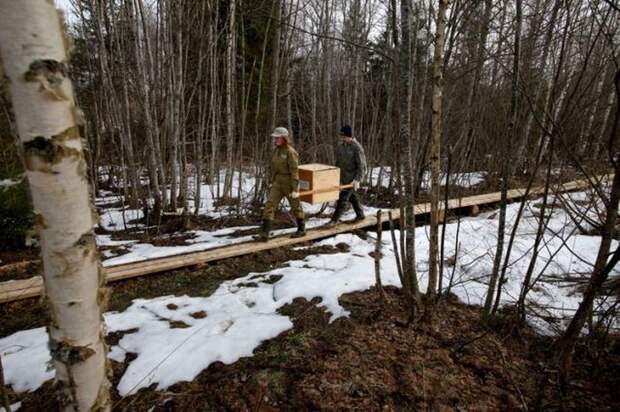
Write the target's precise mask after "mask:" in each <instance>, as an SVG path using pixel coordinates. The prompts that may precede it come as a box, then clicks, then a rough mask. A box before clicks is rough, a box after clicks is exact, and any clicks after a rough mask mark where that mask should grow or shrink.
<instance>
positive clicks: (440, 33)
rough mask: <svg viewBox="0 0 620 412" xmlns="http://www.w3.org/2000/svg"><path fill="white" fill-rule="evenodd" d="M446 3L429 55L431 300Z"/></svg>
mask: <svg viewBox="0 0 620 412" xmlns="http://www.w3.org/2000/svg"><path fill="white" fill-rule="evenodd" d="M447 9H448V0H440V1H439V10H438V11H437V33H436V36H435V51H434V54H433V99H432V115H431V116H432V117H431V119H432V120H431V136H432V137H431V139H432V140H431V238H430V250H429V258H428V265H429V270H428V289H427V291H426V295H427V296H428V297H429V298H430V300H431V301H432V300H434V298H435V296H436V295H437V250H438V245H437V243H438V230H437V226H438V222H439V175H440V173H441V165H440V144H441V129H442V119H441V112H442V110H441V109H442V101H443V95H442V93H443V67H442V66H443V64H442V63H443V45H444V42H445V31H446V10H447Z"/></svg>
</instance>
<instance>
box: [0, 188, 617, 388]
mask: <svg viewBox="0 0 620 412" xmlns="http://www.w3.org/2000/svg"><path fill="white" fill-rule="evenodd" d="M565 196H570V197H572V198H574V199H577V200H579V199H585V196H586V195H585V194H570V195H565ZM539 202H540V200H533V201H530V202H528V206H527V207H526V209H525V214H524V217H523V219H522V222H521V224H520V226H519V229H518V232H517V237H516V241H515V244H514V247H513V252H512V255H511V261H510V265H509V268H508V272H507V283H506V284H505V285H504V293H503V295H502V304H507V303H514V302H515V301H516V299H517V297H518V292H519V289H520V286H521V282H522V278H523V276H524V274H525V272H526V269H527V266H528V264H529V261H530V258H531V253H532V250H531V249H532V246H533V243H534V238H535V232H536V225H537V221H538V219H537V218H536V213H538V212H539V209H538V208H537V207H536V205H537V204H538V203H539ZM518 207H519V205H518V204H512V205H510V206H509V207H508V211H507V221H508V222H509V224H508V227H507V233H508V234H509V233H510V230H511V229H512V223H510V222H514V220H515V216H516V214H517V210H518ZM584 207H585V206H584ZM548 213H550V214H551V218H550V221H549V229H548V230H547V232H546V234H545V236H544V238H543V242H542V248H541V250H540V257H539V260H538V263H537V265H536V267H535V270H534V277H535V278H537V277H539V275H540V273H542V274H543V275H544V276H543V277H545V278H548V277H549V276H557V277H558V278H563V277H565V276H567V275H569V276H570V275H575V274H588V273H590V272H591V269H592V262H594V260H595V258H596V254H597V251H598V246H599V244H600V237H598V236H585V235H581V234H579V233H577V231H576V229H575V224H574V223H573V222H572V221H571V220H570V218H569V216H568V214H567V212H566V211H565V210H564V209H561V208H554V209H552V210H551V211H549V212H548ZM497 224H498V217H497V213H496V212H489V213H484V214H481V215H479V216H477V217H470V218H463V219H462V220H461V222H460V233H459V251H458V256H457V258H456V265H454V266H449V265H446V266H445V267H444V274H443V278H444V280H443V285H444V288H446V287H447V285H448V284H452V286H451V290H452V292H453V293H455V294H456V295H457V296H458V297H459V298H460V299H461V300H463V301H464V302H467V303H471V304H482V303H483V299H484V296H485V294H486V290H487V285H486V282H487V281H488V278H487V277H488V275H489V273H490V271H491V268H492V264H493V254H494V250H495V244H496V233H497ZM456 231H457V223H456V222H452V223H449V224H447V225H446V257H447V258H448V257H451V256H453V255H454V245H455V238H456ZM397 236H399V233H397ZM428 236H429V233H428V227H421V228H418V230H417V231H416V254H417V258H418V261H417V269H418V274H419V279H420V287H421V289H422V290H423V291H424V290H426V284H427V272H428V261H427V256H428ZM506 240H508V239H506ZM338 243H345V244H347V245H349V246H350V250H349V251H348V252H341V253H336V254H328V255H311V256H308V257H306V258H305V259H303V260H294V261H289V262H288V265H287V266H286V267H283V268H279V269H275V270H272V271H269V272H266V273H250V274H249V275H247V276H244V277H241V278H238V279H235V280H232V281H226V282H223V283H222V284H221V285H220V287H219V288H218V289H217V290H216V291H215V292H214V293H213V294H212V295H210V296H195V297H189V296H163V297H159V298H155V299H136V300H134V301H133V303H132V305H131V306H130V307H129V308H127V309H126V310H124V311H123V312H110V313H107V314H105V321H106V325H107V330H108V332H122V331H125V332H126V333H125V334H124V335H123V337H122V338H121V339H120V341H119V342H118V344H117V345H114V346H113V347H112V348H111V351H110V358H112V359H114V360H117V361H123V360H125V359H126V355H127V354H128V353H134V354H136V355H137V357H136V358H135V359H133V360H132V361H130V362H129V366H128V368H127V370H126V372H125V374H124V375H123V376H122V377H121V380H120V383H119V385H118V387H117V389H118V391H119V393H120V394H121V395H122V396H126V395H128V394H131V393H134V392H135V391H136V390H138V389H140V388H143V387H147V386H149V385H151V384H153V383H156V384H157V387H158V389H164V388H167V387H169V386H170V385H172V384H174V383H176V382H180V381H190V380H192V379H194V378H195V377H196V376H197V375H198V374H199V373H200V372H201V371H202V370H204V369H205V368H207V367H208V366H209V364H211V363H213V362H215V361H221V362H223V363H226V364H230V363H233V362H235V361H236V360H238V359H239V358H241V357H246V356H252V353H253V351H254V349H255V348H256V347H257V346H258V345H260V343H261V342H263V341H265V340H268V339H271V338H273V337H276V336H277V335H279V334H280V333H282V332H283V331H286V330H288V329H290V328H291V327H292V322H291V320H290V319H289V318H288V317H287V316H283V315H281V314H279V313H278V309H280V308H282V307H283V306H284V305H286V304H288V303H291V302H292V301H293V300H294V299H295V298H297V297H302V298H305V299H308V300H311V299H313V298H316V297H318V298H320V299H321V301H320V303H319V304H318V305H319V306H321V307H324V308H325V309H326V310H327V311H328V312H329V313H330V314H331V317H330V321H334V320H335V319H337V318H339V317H342V316H348V312H347V311H346V310H345V309H344V308H343V307H342V306H340V304H339V302H338V298H339V297H340V296H341V295H342V294H345V293H349V292H355V291H363V290H366V289H368V288H370V287H372V286H373V285H374V282H375V275H374V261H373V258H372V257H371V256H370V255H369V253H370V252H372V251H373V250H374V247H375V245H374V243H375V240H374V239H373V236H372V234H371V236H370V237H369V238H368V240H362V239H361V238H359V237H357V236H356V235H353V234H341V235H338V236H335V237H332V238H329V239H326V240H324V241H321V242H319V243H318V244H319V245H337V244H338ZM612 247H614V248H615V247H617V242H614V244H613V245H612ZM383 252H384V258H383V260H382V262H381V274H382V280H383V283H384V284H385V285H395V286H399V285H400V282H399V279H398V275H397V271H396V266H395V263H394V253H393V249H392V244H391V239H389V236H388V237H386V240H384V242H383ZM616 273H620V270H618V269H617V270H616ZM451 279H452V282H451ZM580 299H581V297H580V296H579V295H578V294H575V293H574V292H573V290H572V288H569V287H566V284H561V283H540V282H539V283H538V284H537V285H536V287H535V288H533V290H532V291H531V293H530V295H529V300H530V301H531V302H536V303H537V304H538V305H540V306H544V308H539V309H537V311H538V312H540V313H539V314H542V315H544V316H548V315H550V316H551V317H553V318H556V319H557V321H543V320H542V319H541V318H540V317H539V316H537V314H536V313H533V312H530V313H529V314H528V320H529V321H530V322H531V323H532V324H533V325H534V326H535V327H537V328H538V329H539V330H540V331H541V332H543V333H549V334H552V333H554V332H557V331H559V330H561V329H563V328H564V327H565V323H564V322H565V320H566V318H567V317H569V316H571V315H572V313H573V311H574V310H575V309H576V307H577V305H578V304H579V302H580ZM532 306H533V305H532ZM178 322H182V323H183V324H184V325H182V326H185V327H178ZM46 342H47V334H46V331H45V329H44V328H38V329H33V330H28V331H22V332H18V333H16V334H13V335H11V336H9V337H6V338H3V339H0V354H1V355H2V357H3V361H4V363H5V374H6V380H7V384H9V385H11V386H12V387H13V389H14V390H16V391H18V392H19V391H24V390H34V389H36V388H37V387H38V386H40V385H41V384H42V383H43V382H44V381H45V380H47V379H51V378H52V376H53V372H52V371H50V370H48V366H47V362H48V361H49V359H50V355H49V352H48V349H47V346H46Z"/></svg>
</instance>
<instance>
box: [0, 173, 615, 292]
mask: <svg viewBox="0 0 620 412" xmlns="http://www.w3.org/2000/svg"><path fill="white" fill-rule="evenodd" d="M612 176H613V175H610V176H607V177H609V178H611V177H612ZM587 186H589V182H588V181H585V180H579V181H574V182H568V183H565V184H563V185H560V186H559V187H557V188H554V192H555V193H557V192H564V191H571V190H576V189H581V188H584V187H587ZM543 191H544V187H535V188H532V190H531V191H530V195H532V196H534V195H540V194H541V193H543ZM524 194H525V189H512V190H509V191H508V200H516V199H519V198H521V197H523V195H524ZM500 199H501V194H500V193H487V194H482V195H475V196H468V197H464V198H461V199H450V200H449V201H448V209H459V208H471V207H472V206H480V205H485V204H492V203H497V202H499V201H500ZM440 208H441V209H443V208H444V204H443V203H440ZM427 213H430V204H429V203H423V204H419V205H416V206H415V214H416V215H424V214H427ZM392 218H393V219H394V220H398V219H400V211H399V210H398V209H394V210H392ZM387 219H389V217H388V213H387V212H384V213H383V216H382V220H383V221H387ZM376 224H377V218H376V216H368V217H366V218H365V219H363V220H361V221H359V222H356V223H342V224H339V225H336V226H332V227H328V228H318V229H313V230H309V231H308V232H307V234H306V236H304V237H302V238H291V237H289V235H283V236H279V237H275V238H273V239H272V240H270V241H269V242H243V243H234V244H232V245H228V246H223V247H219V248H214V249H209V250H205V251H202V252H191V253H186V254H179V255H174V256H167V257H162V258H156V259H149V260H144V261H140V262H132V263H126V264H121V265H116V266H109V267H106V268H104V269H103V270H104V274H105V277H106V281H107V282H113V281H117V280H123V279H129V278H133V277H137V276H142V275H148V274H151V273H158V272H165V271H169V270H173V269H178V268H182V267H186V266H192V265H197V264H200V263H206V262H213V261H217V260H221V259H226V258H230V257H237V256H243V255H246V254H251V253H258V252H262V251H264V250H269V249H275V248H278V247H283V246H290V245H294V244H298V243H303V242H307V241H310V240H318V239H323V238H327V237H331V236H334V235H337V234H339V233H346V232H350V231H352V230H355V229H362V228H365V227H369V226H375V225H376ZM42 287H43V280H42V279H41V277H40V276H34V277H32V278H30V279H23V280H14V281H7V282H2V283H0V303H4V302H10V301H14V300H20V299H26V298H29V297H36V296H38V295H39V294H40V293H41V290H42Z"/></svg>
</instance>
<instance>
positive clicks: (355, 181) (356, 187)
mask: <svg viewBox="0 0 620 412" xmlns="http://www.w3.org/2000/svg"><path fill="white" fill-rule="evenodd" d="M351 184H352V185H353V190H358V189H359V188H360V182H358V181H357V180H354V181H352V182H351Z"/></svg>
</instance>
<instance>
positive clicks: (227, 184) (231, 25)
mask: <svg viewBox="0 0 620 412" xmlns="http://www.w3.org/2000/svg"><path fill="white" fill-rule="evenodd" d="M235 13H236V0H231V1H230V7H229V8H228V19H229V20H228V45H227V46H226V175H225V178H224V197H231V196H232V181H233V146H234V143H235V134H234V133H235V108H234V101H233V98H234V87H235V83H234V82H235V62H236V53H237V52H236V45H235V43H236V41H235V36H236V34H237V23H236V20H235Z"/></svg>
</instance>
